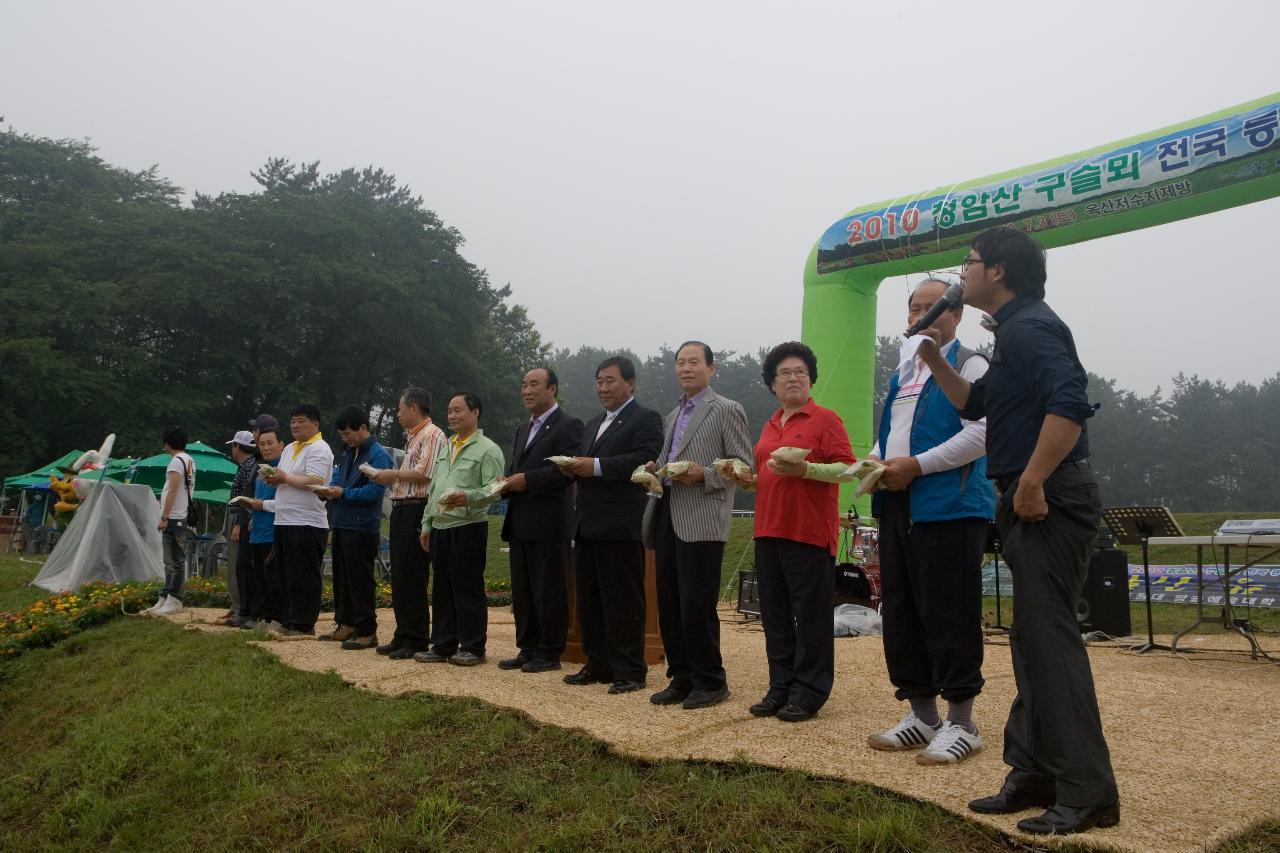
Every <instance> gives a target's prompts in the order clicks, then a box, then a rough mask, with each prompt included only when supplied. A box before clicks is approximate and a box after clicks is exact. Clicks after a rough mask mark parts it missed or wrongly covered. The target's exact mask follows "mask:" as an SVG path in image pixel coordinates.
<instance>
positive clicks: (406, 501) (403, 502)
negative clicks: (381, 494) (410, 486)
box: [391, 498, 427, 506]
mask: <svg viewBox="0 0 1280 853" xmlns="http://www.w3.org/2000/svg"><path fill="white" fill-rule="evenodd" d="M426 502H427V498H392V499H391V505H392V506H413V505H415V504H424V503H426Z"/></svg>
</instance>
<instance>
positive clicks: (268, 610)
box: [240, 542, 284, 624]
mask: <svg viewBox="0 0 1280 853" xmlns="http://www.w3.org/2000/svg"><path fill="white" fill-rule="evenodd" d="M249 552H250V553H251V554H252V555H253V571H252V573H251V577H252V578H256V579H257V580H256V581H254V582H253V583H251V584H250V585H249V587H248V592H249V599H248V601H246V600H245V599H241V600H240V605H241V607H247V608H248V609H249V612H248V613H243V612H242V613H241V614H240V615H241V616H248V618H250V619H253V620H255V621H258V620H263V621H266V622H280V623H281V624H284V623H283V622H282V620H283V619H284V579H283V578H282V577H281V576H280V561H279V560H277V559H276V543H274V542H254V543H252V544H250V545H249Z"/></svg>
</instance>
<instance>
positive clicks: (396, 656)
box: [387, 646, 413, 660]
mask: <svg viewBox="0 0 1280 853" xmlns="http://www.w3.org/2000/svg"><path fill="white" fill-rule="evenodd" d="M387 657H388V658H390V659H391V660H408V659H409V658H411V657H413V649H411V648H409V647H408V646H401V647H400V648H398V649H396V650H395V651H393V652H390V653H388V654H387Z"/></svg>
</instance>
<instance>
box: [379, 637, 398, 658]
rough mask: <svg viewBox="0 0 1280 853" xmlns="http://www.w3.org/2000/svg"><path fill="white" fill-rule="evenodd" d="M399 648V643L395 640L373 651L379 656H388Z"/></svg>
mask: <svg viewBox="0 0 1280 853" xmlns="http://www.w3.org/2000/svg"><path fill="white" fill-rule="evenodd" d="M399 648H400V643H399V642H397V641H395V640H392V641H391V642H389V643H387V644H386V645H385V646H378V647H377V648H376V649H374V651H375V652H377V653H378V654H380V655H389V654H391V653H392V652H394V651H395V650H397V649H399Z"/></svg>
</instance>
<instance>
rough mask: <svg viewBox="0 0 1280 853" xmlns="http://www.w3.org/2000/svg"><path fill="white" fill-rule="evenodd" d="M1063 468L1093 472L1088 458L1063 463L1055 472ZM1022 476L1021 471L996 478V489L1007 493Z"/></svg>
mask: <svg viewBox="0 0 1280 853" xmlns="http://www.w3.org/2000/svg"><path fill="white" fill-rule="evenodd" d="M1063 468H1080V469H1083V470H1085V471H1092V470H1093V466H1092V465H1090V464H1089V459H1088V457H1085V458H1084V459H1077V460H1075V461H1074V462H1063V463H1062V464H1061V465H1059V466H1058V467H1057V468H1054V469H1053V470H1054V471H1061V470H1062V469H1063ZM1021 476H1022V472H1021V471H1019V472H1018V473H1016V474H1010V475H1008V476H1007V477H996V479H995V483H996V488H997V489H999V490H1000V491H1002V492H1007V491H1009V487H1010V486H1012V485H1013V484H1014V483H1015V482H1017V479H1018V478H1019V477H1021ZM1049 476H1053V475H1052V474H1050V475H1049Z"/></svg>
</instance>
